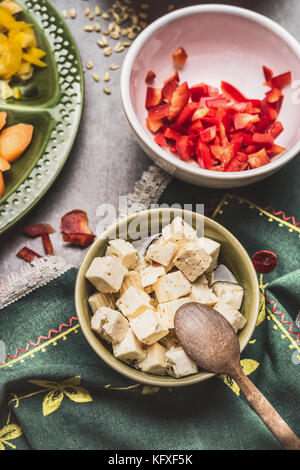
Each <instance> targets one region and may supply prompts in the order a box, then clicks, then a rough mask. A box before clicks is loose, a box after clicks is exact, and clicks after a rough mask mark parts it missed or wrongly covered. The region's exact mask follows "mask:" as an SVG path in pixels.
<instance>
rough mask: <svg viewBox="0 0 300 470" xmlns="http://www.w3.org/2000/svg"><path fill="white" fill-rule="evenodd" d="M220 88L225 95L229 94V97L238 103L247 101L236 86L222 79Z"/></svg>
mask: <svg viewBox="0 0 300 470" xmlns="http://www.w3.org/2000/svg"><path fill="white" fill-rule="evenodd" d="M221 89H222V91H223V93H224V94H225V95H226V96H229V98H231V99H233V100H234V101H237V102H238V103H241V102H243V101H248V99H247V98H246V97H245V96H244V95H243V94H242V93H241V92H240V91H239V90H238V89H237V88H235V87H234V86H233V85H231V84H230V83H228V82H224V81H222V82H221Z"/></svg>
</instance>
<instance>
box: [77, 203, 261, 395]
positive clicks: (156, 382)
mask: <svg viewBox="0 0 300 470" xmlns="http://www.w3.org/2000/svg"><path fill="white" fill-rule="evenodd" d="M164 212H165V213H167V212H172V214H174V216H175V215H176V213H180V214H183V213H184V214H190V215H192V214H193V215H195V216H197V217H203V219H204V223H205V221H209V223H212V225H213V226H214V225H215V226H217V227H218V228H221V231H223V233H224V234H225V235H226V238H229V240H231V241H233V242H234V243H236V244H237V245H238V246H239V248H240V250H241V251H242V253H243V254H244V257H245V261H247V262H248V266H249V268H250V272H251V276H252V282H253V284H254V285H255V291H254V292H253V294H254V295H255V300H254V303H255V304H256V308H255V310H254V311H255V314H254V315H253V317H252V318H251V319H249V321H248V322H247V327H248V333H247V335H246V336H245V338H244V340H243V341H242V342H241V343H240V345H241V352H242V351H243V350H244V349H245V347H246V346H247V344H248V342H249V340H250V338H251V336H252V333H253V331H254V329H255V326H256V321H257V317H258V313H259V284H258V279H257V275H256V271H255V268H254V266H253V263H252V261H251V259H250V257H249V255H248V253H247V251H246V250H245V248H244V247H243V245H242V244H241V243H240V242H239V241H238V239H237V238H236V237H235V236H234V235H233V234H232V233H231V232H230V231H229V230H227V229H226V228H225V227H223V225H221V224H219V223H218V222H216V221H215V220H213V219H211V218H209V217H206V216H204V215H201V214H197V213H196V212H193V211H188V210H184V209H171V208H170V209H169V208H157V209H147V210H144V211H140V212H137V213H136V214H133V215H131V216H129V217H126V218H124V219H121V220H119V221H117V222H116V223H114V224H112V225H111V226H109V227H108V228H107V229H106V230H105V231H104V232H103V233H102V235H101V236H100V237H98V238H97V239H96V240H95V241H94V243H93V244H92V245H91V247H90V248H89V250H88V251H87V253H86V255H85V257H84V259H83V260H82V263H81V265H80V268H79V270H78V273H77V277H76V283H75V309H76V312H77V317H78V321H79V324H80V327H81V330H82V333H83V335H84V337H85V338H86V340H87V341H88V343H89V345H90V346H91V347H92V348H93V349H94V351H95V352H96V354H98V356H99V357H100V358H101V359H102V360H103V361H104V362H105V363H106V364H107V365H109V366H110V367H112V368H113V369H114V370H115V371H117V372H119V373H120V374H122V375H124V376H125V377H127V378H129V379H131V380H134V381H138V382H139V383H144V384H146V385H150V386H156V387H157V386H158V387H181V386H186V385H192V384H196V383H199V382H202V381H204V380H207V379H209V378H211V377H213V376H215V375H216V374H213V373H211V372H198V373H197V374H194V375H190V376H187V377H183V378H180V379H176V378H172V377H169V376H168V377H167V376H162V377H161V378H158V376H157V375H152V374H147V373H144V372H141V371H138V370H137V369H134V368H133V367H132V366H129V365H127V364H125V363H124V362H122V361H120V360H118V359H116V358H115V357H114V356H113V355H112V353H111V352H110V351H108V350H107V349H106V348H105V346H103V345H102V343H101V342H100V341H99V340H98V339H97V337H96V336H95V335H94V333H92V332H91V330H89V329H88V327H86V325H85V320H84V315H83V313H82V312H81V309H80V292H79V291H80V285H81V283H82V281H81V280H82V279H85V272H86V270H87V263H90V261H89V255H90V253H91V251H93V250H94V249H95V248H96V246H98V244H101V242H102V241H104V240H106V239H107V238H108V235H109V233H110V232H111V230H112V229H113V228H114V227H118V226H119V225H120V224H124V225H125V224H128V223H130V222H131V221H132V220H134V219H135V218H136V217H139V216H146V215H147V214H150V213H151V214H153V213H154V214H155V213H157V214H161V213H164ZM99 345H100V346H101V349H102V348H103V349H105V351H106V353H103V352H102V351H101V350H99ZM164 379H165V380H164ZM166 379H167V380H166Z"/></svg>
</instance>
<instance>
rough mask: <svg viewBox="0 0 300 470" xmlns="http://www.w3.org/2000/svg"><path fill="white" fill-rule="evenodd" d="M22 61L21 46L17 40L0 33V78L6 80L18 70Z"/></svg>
mask: <svg viewBox="0 0 300 470" xmlns="http://www.w3.org/2000/svg"><path fill="white" fill-rule="evenodd" d="M21 62H22V48H21V46H20V45H19V44H18V42H15V41H10V40H9V38H7V37H6V36H5V35H4V34H1V35H0V78H1V79H4V80H8V79H9V78H11V77H13V75H15V74H16V73H17V72H18V69H19V67H20V65H21Z"/></svg>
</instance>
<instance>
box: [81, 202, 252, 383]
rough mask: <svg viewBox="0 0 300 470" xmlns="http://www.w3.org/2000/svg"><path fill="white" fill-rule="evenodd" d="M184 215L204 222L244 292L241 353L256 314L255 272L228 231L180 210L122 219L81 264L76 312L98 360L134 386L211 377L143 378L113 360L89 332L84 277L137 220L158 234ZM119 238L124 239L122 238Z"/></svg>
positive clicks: (88, 288) (87, 288)
mask: <svg viewBox="0 0 300 470" xmlns="http://www.w3.org/2000/svg"><path fill="white" fill-rule="evenodd" d="M183 215H186V216H188V217H192V221H193V226H194V227H195V226H196V222H197V223H199V222H201V221H202V222H204V234H205V236H206V237H209V238H212V239H214V240H216V241H217V242H219V243H221V252H220V260H221V262H222V263H223V264H225V265H226V266H227V267H228V268H229V269H230V270H231V272H232V273H233V274H234V276H235V277H236V279H237V280H238V282H239V284H240V285H241V286H242V287H243V288H244V291H245V295H244V300H243V305H242V309H241V313H242V314H243V315H244V316H245V318H246V319H247V324H246V326H245V327H244V328H243V329H242V330H241V331H240V332H239V342H240V345H241V350H243V349H244V348H245V347H246V345H247V343H248V341H249V340H250V338H251V335H252V333H253V330H254V328H255V324H256V320H257V315H258V310H259V287H258V282H257V276H256V272H255V270H254V267H253V264H252V262H251V259H250V258H249V256H248V254H247V252H246V251H245V249H244V248H243V247H242V245H241V244H240V243H239V242H238V240H237V239H236V238H235V237H234V236H233V235H232V234H231V233H230V232H228V230H226V229H225V228H224V227H222V226H221V225H219V224H218V223H217V222H215V221H214V220H211V219H209V218H208V217H204V216H202V215H200V214H196V213H194V212H189V211H184V210H180V209H153V210H148V211H143V212H139V213H138V214H135V215H133V216H131V217H128V218H127V219H124V220H122V221H121V222H119V223H117V224H116V225H114V226H112V227H110V228H109V229H108V230H106V231H105V232H104V233H103V234H102V236H101V237H100V238H98V239H97V240H96V241H95V242H94V243H93V245H92V246H91V248H90V249H89V251H88V252H87V254H86V256H85V258H84V260H83V262H82V264H81V267H80V269H79V272H78V275H77V279H76V286H75V305H76V311H77V315H78V319H79V323H80V326H81V329H82V332H83V334H84V336H85V337H86V339H87V341H88V342H89V344H90V345H91V347H92V348H93V349H94V351H95V352H96V353H97V354H98V355H99V356H100V357H101V359H103V360H104V361H105V362H106V363H107V364H108V365H109V366H111V367H112V368H113V369H115V370H116V371H118V372H119V373H120V374H123V375H125V376H126V377H128V378H130V379H132V380H134V381H135V382H142V383H145V384H148V385H153V386H158V387H179V386H183V385H191V384H195V383H197V382H201V381H202V380H206V379H208V378H210V377H212V376H213V375H214V374H211V373H208V372H205V371H203V372H199V373H198V374H194V375H190V376H188V377H183V378H181V379H176V378H173V377H170V376H158V375H152V374H146V373H144V372H140V371H138V370H136V369H134V368H133V367H131V366H129V365H127V364H125V363H123V362H121V361H119V360H118V359H116V358H115V357H114V356H113V354H112V353H111V350H110V347H109V346H108V345H107V343H105V342H104V341H102V340H101V339H99V337H98V336H97V335H95V333H94V332H93V331H92V329H91V326H90V319H91V310H90V307H89V304H88V297H89V296H90V295H91V294H92V293H93V292H94V287H93V286H92V285H91V284H90V283H89V281H88V280H87V279H86V278H85V274H86V272H87V270H88V268H89V266H90V264H91V262H92V260H93V259H94V258H95V257H96V256H103V255H104V253H105V249H106V246H107V244H108V240H109V239H110V238H115V235H112V234H113V233H117V236H119V235H121V236H122V234H124V233H127V227H128V225H129V224H130V223H131V222H132V221H137V220H139V222H140V224H141V227H145V226H146V227H147V226H148V227H149V228H150V227H151V224H153V223H155V224H156V226H158V227H159V230H161V228H162V227H163V226H165V225H166V224H167V223H169V220H170V216H171V219H172V218H173V217H176V216H183ZM147 224H148V225H147ZM157 224H158V225H157ZM147 235H148V234H145V236H147ZM143 236H144V234H143ZM122 238H124V236H123V237H122Z"/></svg>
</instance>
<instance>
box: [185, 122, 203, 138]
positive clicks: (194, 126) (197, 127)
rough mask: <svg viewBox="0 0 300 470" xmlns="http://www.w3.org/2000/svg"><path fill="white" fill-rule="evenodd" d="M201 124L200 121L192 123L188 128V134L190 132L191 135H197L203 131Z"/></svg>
mask: <svg viewBox="0 0 300 470" xmlns="http://www.w3.org/2000/svg"><path fill="white" fill-rule="evenodd" d="M203 129H204V128H203V124H202V121H201V119H197V120H196V121H192V123H191V125H190V126H189V128H188V130H189V132H192V133H193V134H199V133H200V132H202V131H203Z"/></svg>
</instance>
